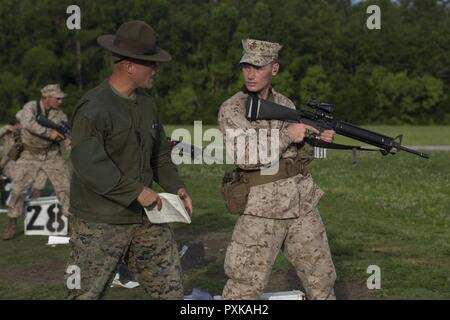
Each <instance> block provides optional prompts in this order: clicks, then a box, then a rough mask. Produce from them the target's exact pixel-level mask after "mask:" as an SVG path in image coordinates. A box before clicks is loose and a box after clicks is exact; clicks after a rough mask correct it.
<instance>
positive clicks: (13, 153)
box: [6, 142, 23, 161]
mask: <svg viewBox="0 0 450 320" xmlns="http://www.w3.org/2000/svg"><path fill="white" fill-rule="evenodd" d="M22 151H23V144H22V142H15V143H14V144H13V146H12V147H11V149H9V151H8V153H7V155H6V156H7V157H8V159H9V160H11V161H16V160H17V159H19V157H20V154H21V153H22Z"/></svg>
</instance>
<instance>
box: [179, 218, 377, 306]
mask: <svg viewBox="0 0 450 320" xmlns="http://www.w3.org/2000/svg"><path fill="white" fill-rule="evenodd" d="M231 234H232V232H231V231H228V232H224V231H220V232H206V231H205V230H201V229H200V228H198V227H197V228H195V227H194V228H188V229H184V228H183V229H177V230H176V231H175V237H176V238H177V241H178V243H179V244H180V245H181V244H183V243H184V242H186V241H191V240H200V241H202V242H203V244H204V248H205V259H206V260H210V259H211V258H223V257H224V256H225V252H226V249H227V246H228V244H229V242H230V241H231ZM291 290H301V291H303V292H305V290H304V289H303V286H302V284H301V281H300V279H299V278H298V276H297V273H296V272H295V269H294V268H292V269H289V270H288V271H280V270H274V271H272V274H271V275H270V280H269V284H268V285H267V287H266V289H265V292H278V291H291ZM335 293H336V297H337V299H339V300H368V299H374V297H373V295H371V293H370V291H369V290H368V289H367V287H366V283H365V279H363V280H356V279H350V278H345V279H338V280H337V281H336V284H335Z"/></svg>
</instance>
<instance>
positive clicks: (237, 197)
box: [222, 159, 307, 214]
mask: <svg viewBox="0 0 450 320" xmlns="http://www.w3.org/2000/svg"><path fill="white" fill-rule="evenodd" d="M300 173H301V174H303V175H305V174H306V173H307V171H306V167H305V166H304V165H303V164H302V162H300V161H295V160H294V159H281V160H280V162H279V170H278V172H277V173H276V174H274V175H261V171H260V170H255V171H243V170H241V169H235V170H233V171H231V172H227V173H225V176H224V177H223V181H222V194H223V198H224V199H225V205H226V207H227V209H228V211H229V212H230V213H232V214H242V213H243V212H244V211H245V207H246V206H247V201H248V195H249V193H250V188H251V187H253V186H257V185H262V184H266V183H271V182H275V181H277V180H281V179H287V178H290V177H294V176H296V175H298V174H300Z"/></svg>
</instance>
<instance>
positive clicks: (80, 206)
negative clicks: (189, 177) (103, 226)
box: [70, 80, 184, 224]
mask: <svg viewBox="0 0 450 320" xmlns="http://www.w3.org/2000/svg"><path fill="white" fill-rule="evenodd" d="M71 124H72V152H71V159H72V164H73V169H74V170H73V174H72V180H71V195H70V212H71V213H72V214H73V215H75V216H77V217H79V218H81V219H85V220H87V221H91V222H98V223H108V224H131V223H142V221H143V220H142V219H143V217H144V216H143V208H142V207H141V206H140V205H139V203H138V202H137V200H136V199H137V197H138V196H139V194H140V193H141V191H142V190H143V188H144V186H147V187H151V186H152V181H156V182H157V183H158V184H159V185H160V186H161V187H162V188H163V189H164V190H165V191H167V192H170V193H176V191H177V190H178V189H179V188H181V187H184V185H183V183H182V182H181V180H180V178H179V176H178V173H177V169H176V167H175V165H174V164H173V163H172V161H171V158H170V152H171V150H170V146H169V143H168V141H167V138H166V135H165V133H164V129H163V127H162V125H161V122H160V118H159V114H158V110H157V108H156V106H155V103H154V101H153V99H152V97H150V96H149V95H148V94H147V93H146V92H144V91H143V90H140V89H138V90H136V95H135V97H134V99H130V98H126V97H123V96H119V94H118V93H117V92H115V91H113V89H112V87H111V86H110V84H109V82H108V80H105V81H104V82H103V83H102V84H100V85H99V86H98V87H96V88H94V89H92V90H91V91H89V92H87V93H86V94H85V95H84V96H83V97H82V98H81V100H80V101H79V102H78V104H77V106H76V107H75V110H74V113H73V116H72V119H71Z"/></svg>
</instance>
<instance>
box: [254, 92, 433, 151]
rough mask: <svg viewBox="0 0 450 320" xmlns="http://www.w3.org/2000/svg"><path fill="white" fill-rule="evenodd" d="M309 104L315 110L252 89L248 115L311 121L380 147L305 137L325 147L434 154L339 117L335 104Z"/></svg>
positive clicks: (319, 128) (292, 120)
mask: <svg viewBox="0 0 450 320" xmlns="http://www.w3.org/2000/svg"><path fill="white" fill-rule="evenodd" d="M307 106H308V107H309V108H310V109H311V111H308V110H295V109H291V108H287V107H284V106H282V105H280V104H277V103H275V102H271V101H268V100H264V99H261V98H260V97H259V96H258V95H257V94H252V93H249V96H248V99H247V104H246V118H247V119H249V120H251V121H255V120H281V121H288V122H299V123H304V124H307V125H310V126H312V127H314V128H316V129H317V130H319V132H322V131H324V130H334V131H335V132H336V133H337V134H340V135H343V136H345V137H348V138H351V139H354V140H358V141H361V142H364V143H367V144H369V145H372V146H375V147H377V148H378V149H375V150H374V149H367V148H364V147H360V146H348V145H341V144H336V143H328V142H325V141H322V140H319V139H316V138H315V137H307V138H305V141H306V142H308V143H309V144H311V145H314V146H317V147H321V148H329V149H341V150H345V149H353V150H363V151H380V152H381V153H382V154H383V155H387V154H396V153H397V151H400V150H402V151H405V152H408V153H412V154H415V155H417V156H419V157H422V158H426V159H428V158H430V156H429V155H428V154H426V153H422V152H418V151H416V150H412V149H410V148H407V147H404V146H402V145H401V143H402V138H403V135H398V136H397V137H395V138H391V137H389V136H385V135H383V134H380V133H377V132H374V131H370V130H367V129H364V128H361V127H358V126H356V125H354V124H351V123H348V122H345V121H341V120H337V119H335V118H334V116H333V112H334V110H335V106H334V105H332V104H328V103H318V102H316V101H310V102H308V104H307Z"/></svg>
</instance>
